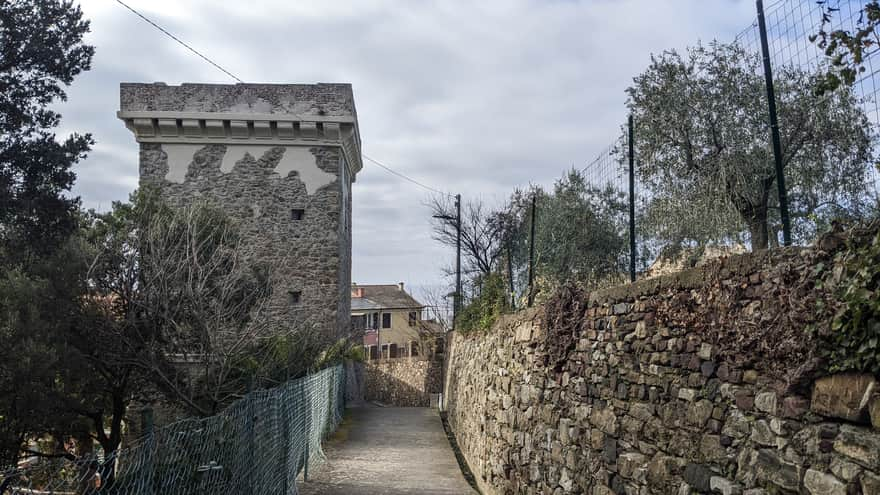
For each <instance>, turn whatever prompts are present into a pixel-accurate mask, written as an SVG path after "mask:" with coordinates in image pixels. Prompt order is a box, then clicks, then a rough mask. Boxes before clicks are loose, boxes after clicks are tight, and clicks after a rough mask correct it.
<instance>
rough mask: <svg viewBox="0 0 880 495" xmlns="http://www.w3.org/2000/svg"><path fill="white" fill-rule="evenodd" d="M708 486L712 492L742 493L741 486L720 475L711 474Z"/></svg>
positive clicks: (733, 494)
mask: <svg viewBox="0 0 880 495" xmlns="http://www.w3.org/2000/svg"><path fill="white" fill-rule="evenodd" d="M709 487H710V488H711V489H712V491H713V492H714V493H720V494H721V495H742V486H740V485H739V484H737V483H734V482H733V481H730V480H729V479H727V478H722V477H721V476H712V477H711V478H710V479H709Z"/></svg>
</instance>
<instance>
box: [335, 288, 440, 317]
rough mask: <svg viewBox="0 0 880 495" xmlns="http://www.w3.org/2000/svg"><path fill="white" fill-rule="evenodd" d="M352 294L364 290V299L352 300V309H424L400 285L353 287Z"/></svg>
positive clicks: (354, 298)
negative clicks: (357, 290)
mask: <svg viewBox="0 0 880 495" xmlns="http://www.w3.org/2000/svg"><path fill="white" fill-rule="evenodd" d="M351 289H352V292H354V290H356V289H363V297H352V298H351V309H352V311H355V309H356V308H357V309H360V310H365V309H408V308H413V309H416V308H423V307H424V304H422V303H420V302H418V301H416V300H415V299H413V297H412V296H411V295H409V294H407V293H406V291H405V290H403V289H401V288H400V286H398V285H352V286H351Z"/></svg>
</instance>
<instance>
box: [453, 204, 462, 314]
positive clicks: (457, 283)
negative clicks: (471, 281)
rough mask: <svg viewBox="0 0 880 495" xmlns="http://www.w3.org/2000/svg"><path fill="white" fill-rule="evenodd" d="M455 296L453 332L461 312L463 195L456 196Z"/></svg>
mask: <svg viewBox="0 0 880 495" xmlns="http://www.w3.org/2000/svg"><path fill="white" fill-rule="evenodd" d="M455 231H456V239H455V296H454V298H453V303H452V330H455V320H456V319H457V318H458V312H459V311H461V194H456V195H455Z"/></svg>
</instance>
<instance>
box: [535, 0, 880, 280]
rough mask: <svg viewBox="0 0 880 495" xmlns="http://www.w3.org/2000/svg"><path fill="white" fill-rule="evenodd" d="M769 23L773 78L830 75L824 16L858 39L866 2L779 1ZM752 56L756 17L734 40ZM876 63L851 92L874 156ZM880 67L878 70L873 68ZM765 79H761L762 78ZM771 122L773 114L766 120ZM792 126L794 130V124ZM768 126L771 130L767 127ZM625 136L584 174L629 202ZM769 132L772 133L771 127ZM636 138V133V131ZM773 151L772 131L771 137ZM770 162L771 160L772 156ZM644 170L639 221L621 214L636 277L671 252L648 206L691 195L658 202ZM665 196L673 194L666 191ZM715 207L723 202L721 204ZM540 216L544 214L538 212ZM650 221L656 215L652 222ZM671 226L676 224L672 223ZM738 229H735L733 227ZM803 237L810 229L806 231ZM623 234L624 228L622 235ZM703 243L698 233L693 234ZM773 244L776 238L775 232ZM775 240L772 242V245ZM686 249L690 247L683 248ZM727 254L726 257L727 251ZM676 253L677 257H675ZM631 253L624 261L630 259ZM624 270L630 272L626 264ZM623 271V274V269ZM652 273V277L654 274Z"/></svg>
mask: <svg viewBox="0 0 880 495" xmlns="http://www.w3.org/2000/svg"><path fill="white" fill-rule="evenodd" d="M766 3H767V6H766V8H765V11H764V12H765V21H766V27H767V36H768V46H769V51H770V61H771V66H772V68H773V71H774V76H779V75H780V74H781V73H782V72H783V70H784V68H794V69H799V70H802V71H804V72H806V73H808V74H819V73H822V72H824V71H827V70H828V67H829V65H828V57H827V56H826V55H825V53H824V51H823V50H822V49H821V48H819V46H818V45H817V44H816V43H815V42H814V41H811V39H810V38H811V36H813V35H815V34H817V33H818V32H819V30H820V29H823V26H822V19H823V13H824V12H825V9H826V7H827V6H829V5H830V6H831V7H835V8H837V9H838V10H836V11H835V12H833V15H832V16H831V18H830V22H829V23H827V24H826V25H825V26H824V30H825V31H826V32H832V31H835V30H838V29H842V30H846V31H849V32H850V33H855V32H856V31H857V30H858V29H859V27H860V25H861V24H862V23H863V22H864V21H865V19H863V18H862V11H861V9H862V7H864V4H865V2H864V1H863V0H862V1H859V0H829V4H818V3H817V2H814V1H805V0H776V1H768V2H766ZM732 41H733V42H734V43H736V44H739V45H740V46H741V47H743V49H744V50H745V51H746V52H747V53H750V54H753V55H754V56H756V57H758V59H759V60H760V58H761V57H762V52H761V41H760V32H759V28H758V21H757V13H756V16H755V20H754V21H753V22H752V23H751V24H750V25H749V26H748V27H746V28H745V29H744V30H743V31H741V32H740V33H739V34H738V35H737V36H736V37H735V38H734V39H733V40H732ZM874 58H875V57H872V56H868V57H867V58H866V59H865V61H864V67H865V71H864V72H862V73H861V74H860V75H859V76H858V78H857V80H856V81H855V84H854V86H853V92H854V93H855V96H856V98H857V99H858V101H859V106H860V107H861V108H862V110H863V111H864V113H865V115H866V116H867V118H868V121H869V123H870V124H871V125H872V129H871V130H870V135H871V138H872V140H873V141H872V142H873V148H874V152H873V154H874V156H876V155H877V152H878V150H880V136H878V132H877V130H878V126H880V101H878V100H880V94H878V93H880V86H878V82H880V74H878V72H880V59H878V60H874ZM875 61H876V62H877V63H878V65H877V66H876V67H875V66H874V62H875ZM759 75H760V77H761V78H763V73H760V74H759ZM762 117H763V118H764V119H766V120H767V122H769V113H765V114H764V115H762ZM625 119H626V116H625V113H624V112H622V118H621V123H624V122H625V121H626V120H625ZM787 124H788V123H787V122H785V121H784V120H783V119H782V117H780V127H783V128H784V127H785V126H786V125H787ZM792 125H793V124H792ZM768 126H769V124H768ZM621 129H623V132H620V131H618V132H617V137H616V138H615V139H614V140H613V141H612V142H611V143H610V144H609V145H608V146H606V147H605V148H604V149H603V150H602V151H601V152H600V153H599V154H598V156H597V157H596V158H595V159H593V160H591V161H590V162H588V163H587V164H586V165H585V166H584V168H583V169H582V170H583V172H584V175H585V177H586V178H587V179H588V180H589V181H590V182H591V184H592V185H594V186H596V187H606V186H609V185H610V186H612V187H613V188H615V189H617V190H618V191H619V192H620V196H621V197H627V198H628V197H629V194H630V188H629V183H628V174H629V162H628V159H627V151H628V150H627V142H626V128H625V127H621ZM768 129H769V127H768ZM637 132H638V131H637ZM767 142H768V147H769V130H768V136H767ZM771 159H772V155H771ZM642 165H643V164H641V163H639V162H638V160H637V161H636V163H635V178H636V179H635V186H634V190H633V191H632V192H633V193H634V196H635V215H634V218H632V219H630V218H629V212H628V211H627V212H623V214H624V215H625V217H626V221H632V222H635V229H636V245H637V248H636V252H635V253H634V254H635V257H636V271H637V272H638V273H639V274H644V273H645V272H646V270H647V269H648V267H649V266H651V265H652V264H653V263H654V262H655V261H656V260H657V256H658V255H659V254H661V253H664V252H665V248H667V247H669V246H668V245H667V244H668V243H667V241H665V240H663V232H664V229H665V227H666V226H665V225H664V219H663V218H662V217H661V218H658V217H657V215H656V213H651V212H650V210H649V208H648V207H649V205H650V204H651V203H652V201H655V200H657V201H661V202H678V203H687V202H688V201H690V200H689V199H688V197H689V196H690V195H689V194H688V192H687V191H680V192H681V194H680V195H679V197H675V198H670V197H665V196H658V194H659V193H658V192H656V191H652V190H651V188H650V187H649V186H648V185H647V184H644V183H641V182H640V179H639V171H640V170H641V166H642ZM865 166H866V170H865V171H864V180H865V181H866V182H865V183H866V184H867V187H866V189H867V195H869V196H871V197H870V198H868V202H869V203H871V202H874V203H876V200H877V198H878V197H880V173H878V170H877V167H876V166H875V163H873V162H871V163H866V164H865ZM852 180H856V181H861V180H862V178H853V179H852ZM663 194H666V195H668V194H671V193H669V192H668V191H664V192H663ZM716 200H717V201H722V199H720V198H718V199H716ZM682 206H683V208H680V212H681V213H682V214H684V215H687V216H688V218H691V217H693V220H694V221H693V222H690V221H685V222H682V220H681V219H679V218H675V219H674V220H675V221H677V222H678V224H679V227H678V228H679V229H681V227H680V224H682V223H684V224H685V225H718V224H719V223H721V222H730V218H729V217H725V216H724V215H723V214H722V210H723V209H724V208H723V207H720V206H719V207H717V208H713V207H712V206H711V202H709V203H708V204H705V202H701V204H684V205H682ZM539 211H540V210H539ZM649 215H652V216H651V217H650V218H649ZM670 220H673V219H670ZM645 222H653V223H652V229H651V230H652V231H651V232H648V229H647V227H646V223H645ZM730 227H735V226H730ZM803 230H804V231H807V232H809V229H808V228H806V227H804V229H803ZM623 232H624V230H623V228H622V230H621V233H622V235H626V234H623ZM658 233H659V235H658ZM694 234H695V236H696V237H699V235H698V234H697V233H694ZM770 234H771V238H772V237H773V236H774V234H775V232H772V231H771V233H770ZM774 241H775V239H771V244H772V242H774ZM747 242H748V239H747V237H744V236H740V237H737V238H726V239H719V241H718V243H719V244H722V245H724V246H727V247H721V248H719V249H720V250H721V251H719V253H721V254H723V253H724V252H739V251H740V250H744V249H747V244H746V243H747ZM800 242H809V239H806V240H805V239H804V238H802V239H801V240H800ZM683 247H687V245H685V246H683ZM724 250H728V251H724ZM672 252H678V251H672ZM632 254H633V253H630V250H629V249H628V248H627V249H626V252H625V253H624V254H622V255H625V256H626V257H629V256H630V255H632ZM621 266H622V267H625V266H628V262H627V263H622V264H621ZM622 269H623V268H622ZM651 272H652V271H648V273H649V274H650V273H651Z"/></svg>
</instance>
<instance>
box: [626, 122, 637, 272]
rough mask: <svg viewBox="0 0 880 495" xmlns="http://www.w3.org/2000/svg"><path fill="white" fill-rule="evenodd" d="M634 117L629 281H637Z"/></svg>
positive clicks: (630, 144)
mask: <svg viewBox="0 0 880 495" xmlns="http://www.w3.org/2000/svg"><path fill="white" fill-rule="evenodd" d="M633 127H634V125H633V116H632V114H629V133H628V134H629V136H628V137H629V281H630V282H635V281H636V174H635V149H634V148H635V146H634V143H635V138H634V137H633Z"/></svg>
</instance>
